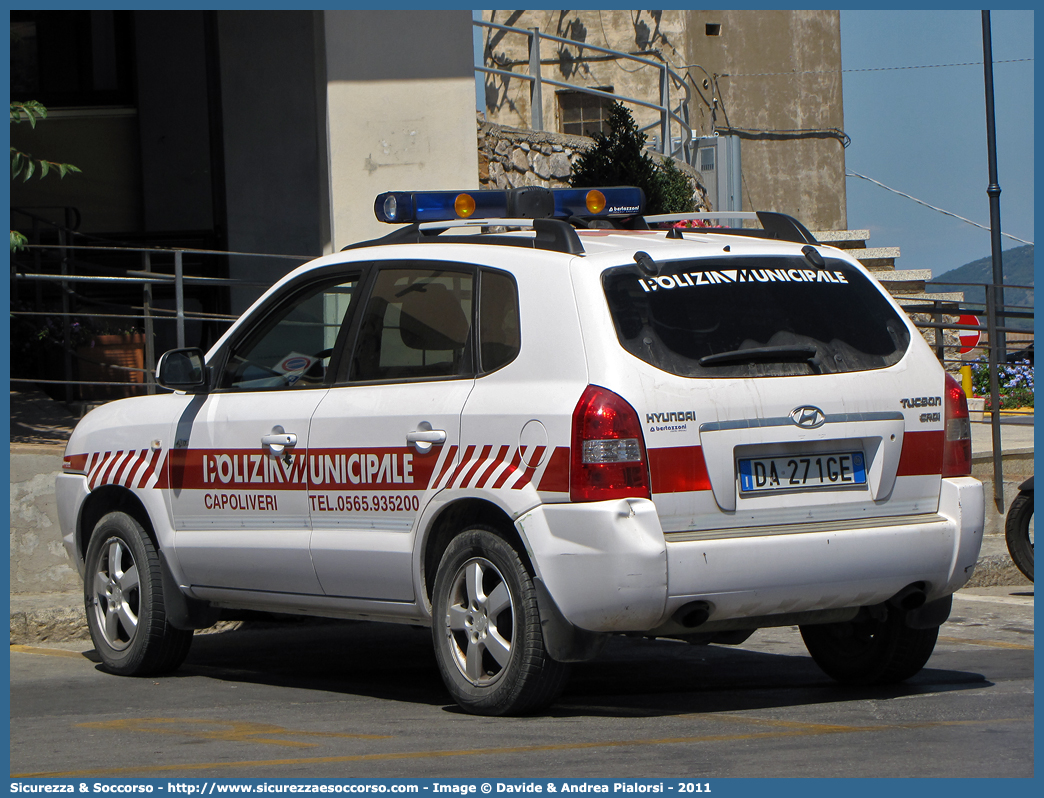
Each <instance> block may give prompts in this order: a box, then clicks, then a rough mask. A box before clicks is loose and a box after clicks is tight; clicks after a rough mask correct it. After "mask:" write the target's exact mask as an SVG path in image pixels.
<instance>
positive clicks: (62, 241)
mask: <svg viewBox="0 0 1044 798" xmlns="http://www.w3.org/2000/svg"><path fill="white" fill-rule="evenodd" d="M52 227H53V232H54V233H55V235H56V237H57V238H58V243H56V244H40V243H30V244H28V245H27V246H26V247H25V249H24V250H23V251H22V252H19V253H17V255H16V256H15V257H12V261H11V299H12V303H11V305H12V308H11V325H12V329H11V336H12V341H11V343H12V348H13V349H14V348H16V347H18V346H20V345H22V344H25V343H27V342H26V340H25V338H26V336H29V337H30V338H31V337H32V336H34V335H35V336H36V339H37V341H39V340H43V339H48V340H51V341H53V342H54V344H55V348H60V350H61V353H62V360H63V363H62V368H61V374H60V376H58V375H55V374H48V375H47V376H46V377H41V376H32V375H27V374H20V373H17V369H18V365H19V364H18V362H17V359H16V357H15V356H14V355H15V354H16V353H15V352H12V374H11V377H10V381H11V383H12V384H15V385H24V384H37V385H41V386H58V387H64V394H65V401H66V402H67V403H72V402H74V401H75V398H76V397H75V396H74V394H75V393H76V392H77V391H74V389H76V388H79V389H80V391H79V392H80V393H81V394H82V393H84V390H83V389H84V388H85V387H86V386H93V388H94V389H95V390H96V389H97V388H99V387H107V388H109V389H111V390H109V391H108V393H110V394H111V393H115V392H116V391H117V389H118V390H119V392H120V393H124V394H129V393H150V394H151V393H155V392H156V390H157V387H158V386H157V385H156V383H155V376H154V374H155V367H156V359H157V354H158V352H157V341H160V342H166V344H165V345H164V346H163V347H162V348H168V346H169V345H170V344H173V345H174V346H177V347H183V346H186V345H202V346H204V348H205V347H206V345H207V342H206V341H204V340H192V341H188V340H187V338H186V328H187V325H189V324H191V323H195V325H196V326H198V327H199V332H198V334H197V335H196V338H197V339H202V338H204V337H206V338H207V339H208V340H209V341H210V342H212V341H213V340H216V338H217V337H219V336H220V334H221V333H222V332H224V329H226V328H227V327H228V326H229V325H230V324H231V323H232V322H233V321H235V319H236V318H237V316H236V315H232V314H229V313H222V312H207V311H206V310H203V309H197V310H189V309H188V305H187V300H188V299H192V298H196V299H197V304H200V305H201V306H203V303H202V301H199V297H201V296H203V295H204V294H209V295H210V299H213V292H214V289H218V288H221V289H228V288H231V287H243V288H252V289H255V293H260V291H256V289H259V288H260V289H263V288H267V287H268V286H269V283H266V282H257V281H250V280H239V279H231V278H226V277H210V276H207V275H206V274H202V273H198V272H205V271H207V270H208V268H207V259H208V258H209V259H210V260H211V261H214V260H216V259H219V258H222V259H223V258H226V257H229V256H236V257H253V258H258V257H260V258H269V259H272V258H278V259H283V260H288V261H293V262H294V263H295V264H296V263H300V262H303V261H305V260H309V259H310V258H311V257H313V256H311V255H307V256H306V255H302V256H296V255H271V254H261V253H252V252H229V251H224V250H212V249H196V248H190V247H159V246H118V245H115V244H111V245H105V244H98V243H92V244H83V243H76V239H78V238H90V237H87V236H83V235H82V234H79V233H76V232H75V231H73V230H70V229H68V228H66V227H64V226H60V225H53V226H52ZM37 238H39V237H38V236H37ZM95 240H98V239H95ZM87 258H91V260H87ZM128 258H133V259H136V260H137V261H138V263H139V264H140V268H136V269H135V268H127V267H126V265H125V264H126V261H127V259H128ZM188 260H191V261H192V263H193V266H194V271H195V272H197V273H186V262H187V261H188ZM120 264H124V265H120ZM210 270H216V269H215V268H214V267H213V265H212V266H211V269H210ZM30 286H31V296H29V297H24V294H25V290H24V289H25V288H26V287H30ZM139 290H140V292H141V293H140V297H141V299H140V304H138V303H137V299H136V298H132V297H136V295H137V292H138V291H139ZM157 292H160V293H163V294H166V295H167V301H166V302H163V301H157V300H158V297H157ZM211 304H213V302H211ZM164 305H166V307H165V306H164ZM59 321H60V328H61V330H60V334H59V333H58V330H57V328H58V326H59V324H57V322H59ZM19 322H21V324H20V325H19ZM84 327H90V328H91V329H92V330H94V331H96V332H98V333H100V334H106V333H107V332H108V331H111V330H112V328H116V329H117V330H119V331H127V330H135V331H136V334H137V335H138V336H140V339H141V345H142V347H143V352H142V364H143V368H138V367H135V366H127V365H119V364H115V363H105V364H100V365H101V368H102V369H103V371H104V372H105V373H106V374H108V375H110V377H111V379H107V380H97V379H94V380H91V379H78V378H77V371H79V370H80V369H79V368H78V366H82V364H83V363H85V362H90V363H93V364H95V365H96V366H97V365H99V364H98V363H97V361H96V359H95V358H93V357H83V356H81V355H80V354H78V352H77V350H78V348H79V347H78V346H77V343H78V341H77V339H78V338H79V339H86V337H87V336H88V333H86V332H84V331H83V328H84ZM160 328H163V329H160ZM55 339H58V340H55ZM83 343H84V345H85V347H86V341H85V340H84V341H83ZM28 345H29V346H32V345H33V341H31V340H29V341H28ZM132 345H133V344H132ZM120 377H126V378H127V379H118V378H120ZM128 380H131V381H128ZM161 390H162V389H161ZM102 393H105V391H102ZM81 398H82V397H81Z"/></svg>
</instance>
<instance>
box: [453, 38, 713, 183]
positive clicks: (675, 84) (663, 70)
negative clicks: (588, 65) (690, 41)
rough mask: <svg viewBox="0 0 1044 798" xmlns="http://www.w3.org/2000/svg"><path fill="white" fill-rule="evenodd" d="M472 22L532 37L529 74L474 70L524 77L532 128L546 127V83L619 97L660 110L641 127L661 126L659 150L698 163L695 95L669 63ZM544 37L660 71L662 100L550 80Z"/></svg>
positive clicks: (477, 66)
mask: <svg viewBox="0 0 1044 798" xmlns="http://www.w3.org/2000/svg"><path fill="white" fill-rule="evenodd" d="M473 24H474V25H475V27H478V28H489V29H493V30H501V31H504V32H506V33H513V34H518V35H520V36H525V37H526V38H527V39H528V40H529V45H528V51H529V62H528V73H527V74H522V73H519V72H511V71H510V70H506V69H498V68H496V67H487V66H486V65H485V63H484V62H483V63H481V64H479V63H476V64H475V71H476V72H479V73H483V74H486V75H499V76H500V77H503V78H505V79H506V80H523V81H526V82H528V83H529V84H530V127H531V128H532V129H533V130H544V105H543V86H544V85H548V86H555V87H558V88H562V89H567V90H569V91H577V92H581V93H583V94H590V95H593V96H595V97H602V98H605V99H609V100H616V101H618V102H622V103H627V104H630V105H637V106H640V107H643V108H651V109H653V110H654V111H657V112H658V113H659V117H660V118H659V121H658V122H653V123H652V124H649V125H646V126H644V127H642V128H640V130H641V131H642V132H645V131H647V130H651V129H653V128H655V127H659V128H660V134H659V149H660V152H661V153H662V154H663V155H669V156H671V157H672V158H678V159H679V160H683V161H685V162H686V163H687V164H689V165H690V166H694V165H695V164H694V158H695V149H694V148H693V146H692V128H691V127H690V125H689V101H690V99H691V97H692V93H691V90H690V88H689V86H688V84H687V83H686V80H685V79H686V76H685V75H682V74H680V73H678V72H676V71H675V70H674V69H672V68H671V66H670V65H669V64H667V63H666V62H662V61H653V60H651V59H648V58H642V57H641V56H636V55H631V54H630V53H624V52H621V51H619V50H612V49H610V48H608V47H598V46H597V45H593V44H587V43H586V42H579V41H576V40H575V39H566V38H563V37H561V36H552V35H551V34H549V33H541V32H540V29H539V28H529V29H526V28H513V27H511V26H509V25H501V24H499V23H496V22H485V21H483V20H474V23H473ZM545 40H546V41H550V42H558V43H559V44H565V45H569V46H571V47H577V48H580V49H582V50H592V51H594V52H597V53H605V54H606V55H610V56H612V57H614V58H624V59H627V60H629V61H634V62H636V63H638V64H641V65H642V66H645V67H649V68H651V69H654V70H656V71H657V72H658V73H659V91H660V98H659V102H649V101H648V100H646V99H642V98H640V97H628V96H626V95H622V94H612V93H610V92H606V91H601V90H599V89H592V88H590V87H587V86H581V85H578V84H575V83H565V82H563V81H558V80H551V79H550V78H546V77H544V76H543V75H542V74H541V63H542V61H541V58H540V43H541V42H542V41H545ZM483 52H485V48H483ZM483 61H485V56H483ZM674 91H679V92H681V95H682V96H681V97H679V98H678V103H677V105H676V107H675V108H673V109H672V108H671V102H672V100H671V97H672V92H674ZM672 125H676V126H677V127H678V129H679V131H680V133H681V135H680V137H679V143H678V146H677V147H675V146H674V144H673V141H674V140H673V139H672V137H671V128H672Z"/></svg>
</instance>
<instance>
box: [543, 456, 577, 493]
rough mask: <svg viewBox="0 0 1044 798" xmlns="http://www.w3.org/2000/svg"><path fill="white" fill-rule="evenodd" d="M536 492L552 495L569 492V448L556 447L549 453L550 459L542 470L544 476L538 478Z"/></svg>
mask: <svg viewBox="0 0 1044 798" xmlns="http://www.w3.org/2000/svg"><path fill="white" fill-rule="evenodd" d="M537 490H540V491H549V492H552V493H568V492H569V447H568V446H557V447H555V450H554V451H553V452H551V459H550V460H549V461H548V463H547V468H545V469H544V475H543V476H542V477H540V484H539V485H537Z"/></svg>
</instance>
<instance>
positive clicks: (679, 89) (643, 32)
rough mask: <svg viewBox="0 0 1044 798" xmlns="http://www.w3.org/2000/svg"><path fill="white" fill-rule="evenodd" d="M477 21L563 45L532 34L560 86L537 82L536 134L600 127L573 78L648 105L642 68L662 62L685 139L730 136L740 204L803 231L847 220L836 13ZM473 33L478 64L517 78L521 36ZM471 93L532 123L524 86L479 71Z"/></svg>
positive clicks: (502, 116) (507, 115)
mask: <svg viewBox="0 0 1044 798" xmlns="http://www.w3.org/2000/svg"><path fill="white" fill-rule="evenodd" d="M483 19H484V20H485V21H487V22H493V23H496V24H499V25H504V26H509V27H512V28H519V29H523V30H530V29H533V28H536V29H538V30H539V32H540V33H541V34H542V35H546V36H551V37H559V38H561V39H569V40H572V41H575V42H577V44H570V43H566V42H561V41H556V40H555V39H551V38H542V40H541V47H540V53H539V55H540V64H541V66H540V70H541V77H542V79H543V80H545V81H556V82H560V83H563V84H570V87H562V86H554V85H553V84H552V83H547V84H546V85H545V87H544V90H543V91H542V93H541V94H542V103H541V106H542V107H541V111H542V114H541V116H542V117H543V127H544V128H545V129H546V130H554V131H557V132H560V133H566V134H576V133H588V134H590V133H591V132H592V131H597V130H600V129H601V125H602V123H603V122H604V120H605V116H606V108H607V105H608V103H609V102H610V100H608V99H607V98H600V97H595V96H592V95H586V94H583V93H579V92H577V91H576V89H575V87H584V88H589V89H598V90H601V91H603V92H605V93H607V94H611V95H615V96H622V97H632V98H637V99H645V100H654V101H658V100H659V98H660V97H661V90H662V86H661V74H662V71H661V70H660V69H658V68H657V66H656V65H657V64H668V65H669V66H670V67H671V68H672V69H673V71H674V72H675V73H676V74H678V75H680V76H682V78H683V84H684V85H678V84H676V83H675V82H674V81H673V80H670V81H668V83H669V84H670V85H669V97H670V105H671V107H672V108H674V107H676V104H677V102H678V100H679V99H680V98H681V97H682V96H684V95H685V94H687V95H688V97H689V101H688V109H689V126H690V128H691V129H692V133H693V135H695V136H712V135H715V134H733V135H737V136H739V138H740V140H741V142H742V143H741V149H742V166H743V169H742V171H743V184H742V197H743V205H742V209H743V210H775V211H781V212H784V213H789V214H791V215H793V216H795V217H797V218H798V219H801V220H802V221H803V222H805V223H806V224H807V225H808V226H809V227H810V228H813V229H817V230H836V229H843V228H845V227H847V214H846V206H845V154H844V143H845V141H846V138H845V136H844V132H843V130H844V112H843V108H842V100H841V37H840V15H839V13H838V12H837V11H626V10H612V11H560V10H554V11H485V12H483ZM482 35H483V45H482V46H483V59H484V62H485V63H486V65H487V67H491V68H495V69H498V70H501V71H502V72H510V73H515V74H519V75H527V74H529V65H530V52H529V47H530V45H529V41H530V40H529V38H527V37H526V36H524V35H521V34H519V33H515V32H509V31H505V30H503V29H500V28H487V29H484V30H483V34H482ZM581 43H582V44H587V45H594V46H597V47H599V48H605V49H609V50H615V51H617V52H618V53H623V54H626V55H630V56H635V57H638V58H641V59H643V60H644V61H647V62H651V64H643V63H641V62H640V61H635V60H631V59H628V58H625V57H622V56H620V55H613V54H608V53H605V52H602V51H601V50H594V49H591V48H587V47H581V46H579V45H580V44H581ZM483 88H484V92H483V94H484V103H485V109H484V110H485V113H486V118H487V120H488V121H490V122H494V123H498V124H501V125H506V126H511V127H519V128H530V127H532V120H533V118H534V115H533V108H532V105H531V88H530V84H529V83H528V82H527V81H525V80H522V79H518V78H511V77H507V76H505V75H502V74H489V73H487V74H486V75H485V77H484V87H483ZM629 107H630V108H631V110H632V113H633V115H634V117H635V119H636V120H637V121H638V122H639V125H642V126H646V125H649V126H651V127H649V129H648V131H647V134H648V135H649V136H650V138H651V137H653V136H657V135H658V134H659V130H660V128H659V125H658V124H657V123H658V120H659V116H658V112H657V111H655V110H652V109H649V108H645V107H642V106H639V105H629ZM680 135H681V132H680V130H679V129H678V128H674V129H673V130H672V132H671V136H672V138H675V137H677V136H680Z"/></svg>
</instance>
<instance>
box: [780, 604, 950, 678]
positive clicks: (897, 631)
mask: <svg viewBox="0 0 1044 798" xmlns="http://www.w3.org/2000/svg"><path fill="white" fill-rule="evenodd" d="M887 612H888V615H887V617H886V618H885V620H883V621H879V620H873V619H870V620H865V621H863V620H858V621H847V622H845V623H826V624H817V625H811V626H802V627H800V628H801V638H802V639H803V640H804V641H805V648H807V649H808V653H809V654H811V655H812V659H813V660H815V662H816V664H817V665H818V666H819V667H820V668H821V669H822V670H823V672H824V673H826V675H827V676H829V677H830V678H832V679H834V680H835V681H838V682H840V683H841V684H845V685H870V684H895V683H896V682H901V681H904V680H905V679H909V678H910V677H911V676H914V675H915V674H916V673H918V672H919V671H920V670H921V668H923V667H924V665H925V663H926V662H928V658H929V657H931V656H932V652H933V651H934V650H935V642H936V640H938V638H939V627H938V626H933V627H930V628H928V629H911V628H909V627H908V626H907V625H906V621H905V613H903V612H902V611H900V610H897V609H893V608H891V607H889V608H888V610H887Z"/></svg>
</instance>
